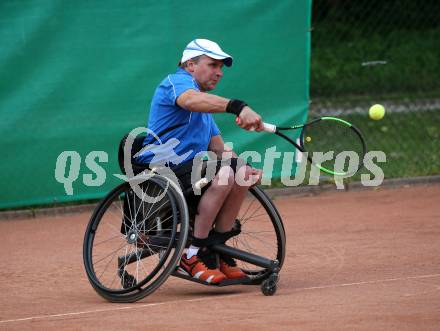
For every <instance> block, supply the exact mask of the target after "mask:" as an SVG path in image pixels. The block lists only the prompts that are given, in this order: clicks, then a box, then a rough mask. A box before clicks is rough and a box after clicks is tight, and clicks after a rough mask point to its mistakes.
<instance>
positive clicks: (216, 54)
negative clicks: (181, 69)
mask: <svg viewBox="0 0 440 331" xmlns="http://www.w3.org/2000/svg"><path fill="white" fill-rule="evenodd" d="M200 55H206V56H209V57H210V58H213V59H216V60H223V63H224V64H225V66H227V67H230V66H232V56H230V55H229V54H227V53H225V52H223V51H222V49H221V48H220V46H219V45H218V44H217V43H215V42H213V41H211V40H208V39H194V40H193V41H191V42H190V43H189V44H188V45H187V46H186V48H185V49H184V50H183V54H182V59H181V60H180V63H179V65H180V64H181V63H184V62H186V61H188V60H189V59H192V58H195V57H197V56H200Z"/></svg>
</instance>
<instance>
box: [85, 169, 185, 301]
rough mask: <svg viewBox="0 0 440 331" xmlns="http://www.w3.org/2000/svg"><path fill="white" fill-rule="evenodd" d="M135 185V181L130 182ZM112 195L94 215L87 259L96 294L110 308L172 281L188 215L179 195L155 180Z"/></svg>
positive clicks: (168, 184) (173, 187)
mask: <svg viewBox="0 0 440 331" xmlns="http://www.w3.org/2000/svg"><path fill="white" fill-rule="evenodd" d="M131 184H133V180H132V182H131ZM140 187H141V190H140V191H139V195H136V194H135V193H134V191H133V189H132V187H131V186H130V183H129V182H126V183H123V184H121V185H119V186H118V187H116V188H115V189H114V190H113V191H111V192H110V193H109V194H108V195H107V196H106V197H105V198H104V199H103V200H102V201H101V203H100V204H99V205H98V206H97V208H96V209H95V211H94V213H93V215H92V217H91V219H90V222H89V225H88V226H87V230H86V233H85V238H84V247H83V258H84V266H85V269H86V273H87V276H88V278H89V281H90V283H91V284H92V286H93V288H94V289H95V290H96V291H97V292H98V293H99V294H100V295H101V296H102V297H104V298H105V299H107V300H109V301H112V302H133V301H137V300H140V299H142V298H143V297H145V296H147V295H149V294H151V293H152V292H154V291H155V290H156V289H157V288H159V287H160V285H161V284H162V283H163V282H164V281H165V280H166V279H167V278H168V276H169V275H170V273H171V272H172V271H173V270H174V269H175V268H176V265H177V263H178V261H179V259H180V256H181V255H182V252H183V249H184V248H185V244H186V240H187V236H188V210H187V206H186V202H185V199H184V197H183V195H182V193H181V191H180V189H179V188H178V187H177V186H176V185H174V184H172V183H171V182H170V181H168V180H166V179H165V178H163V177H161V176H157V175H155V176H154V177H152V178H149V179H147V180H146V181H144V182H143V183H141V184H140Z"/></svg>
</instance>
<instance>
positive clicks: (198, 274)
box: [180, 249, 226, 284]
mask: <svg viewBox="0 0 440 331" xmlns="http://www.w3.org/2000/svg"><path fill="white" fill-rule="evenodd" d="M180 267H181V268H182V269H183V270H185V271H186V272H187V273H188V274H190V275H191V276H192V277H193V278H195V279H199V280H202V281H204V282H207V283H209V284H217V283H220V282H221V281H222V280H225V279H226V276H225V274H224V273H222V272H221V271H220V270H219V269H218V268H217V261H216V256H215V254H214V253H212V252H209V251H207V250H206V249H205V250H204V251H202V249H199V252H198V253H197V255H194V256H192V257H191V258H190V259H188V258H187V256H186V254H183V256H182V258H181V259H180Z"/></svg>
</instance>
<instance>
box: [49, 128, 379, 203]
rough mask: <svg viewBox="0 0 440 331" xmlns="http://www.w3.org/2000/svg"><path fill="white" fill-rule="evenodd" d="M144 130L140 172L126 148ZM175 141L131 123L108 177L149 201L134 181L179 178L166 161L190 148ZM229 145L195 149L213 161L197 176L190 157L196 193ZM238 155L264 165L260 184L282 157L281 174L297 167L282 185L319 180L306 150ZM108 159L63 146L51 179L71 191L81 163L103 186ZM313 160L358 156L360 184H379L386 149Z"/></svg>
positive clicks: (86, 177)
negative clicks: (118, 169)
mask: <svg viewBox="0 0 440 331" xmlns="http://www.w3.org/2000/svg"><path fill="white" fill-rule="evenodd" d="M145 134H146V135H151V136H152V137H154V141H155V143H153V144H147V145H145V146H144V147H143V148H142V149H141V150H140V151H138V152H137V153H136V154H135V155H134V157H139V156H142V155H145V154H146V153H149V154H150V156H151V157H150V162H149V168H150V169H152V170H153V171H144V172H142V173H140V174H137V175H135V173H134V171H133V166H132V154H131V150H132V146H133V144H134V141H135V137H137V136H139V135H145ZM179 144H180V141H179V140H178V139H176V138H172V139H169V140H168V141H166V142H165V143H164V142H162V141H161V140H160V138H159V137H158V136H157V135H156V134H155V133H154V132H153V131H152V130H150V129H148V128H145V127H138V128H135V129H133V130H132V131H131V132H130V133H129V135H128V136H127V139H126V141H125V144H124V146H123V150H124V160H123V165H124V169H125V171H126V175H122V174H113V176H115V177H117V178H119V179H122V180H124V181H129V182H130V185H132V188H133V190H134V191H135V192H136V194H138V196H139V197H140V198H141V199H143V200H145V199H147V200H148V199H149V197H148V196H145V193H144V192H142V190H141V189H140V186H139V184H140V183H142V182H143V181H146V180H148V179H149V178H151V177H152V176H155V175H156V174H159V175H161V176H163V177H166V178H167V179H168V180H170V181H172V182H174V183H178V180H177V177H176V174H175V173H174V172H173V171H172V170H171V168H170V167H169V166H168V165H169V164H170V162H171V163H172V164H173V165H177V166H178V165H179V164H181V163H182V162H184V161H185V160H186V159H187V158H188V156H190V155H191V154H192V152H193V151H192V150H190V151H186V152H185V153H183V154H181V155H179V154H178V153H177V152H176V147H177V146H179ZM226 145H227V146H229V147H230V150H232V147H233V144H232V143H227V144H226ZM230 150H228V151H225V152H224V153H223V155H221V157H220V158H219V156H218V155H217V154H215V153H213V152H209V151H206V152H200V153H197V154H195V156H194V159H195V160H199V161H200V162H201V161H202V160H206V159H209V160H210V161H213V162H211V163H210V164H211V165H213V166H212V168H208V169H207V171H205V172H204V177H203V176H202V172H201V169H200V167H199V166H198V165H199V164H200V162H194V164H193V168H192V172H191V182H192V184H193V190H194V193H195V194H200V187H198V185H197V183H200V181H201V180H202V179H204V182H210V181H211V180H212V179H213V178H214V176H215V164H216V161H217V160H220V159H221V160H222V163H223V164H224V165H228V163H227V160H228V159H229V160H230V159H231V156H232V154H231V151H230ZM238 157H239V163H238V167H240V166H245V165H246V163H247V162H249V163H251V164H252V165H253V166H254V167H255V168H259V169H262V170H263V174H264V175H263V178H262V179H261V184H263V185H271V184H272V181H273V178H274V165H275V162H276V161H277V160H278V161H280V162H282V167H281V173H282V174H286V173H287V174H291V173H292V172H294V165H295V166H296V171H295V174H294V175H293V176H282V177H281V178H280V180H281V182H282V183H283V184H284V185H285V186H298V185H301V184H305V181H306V180H308V182H307V183H306V184H307V185H319V183H320V180H321V171H320V170H319V169H318V168H317V167H314V166H313V165H309V164H308V162H307V154H306V153H300V152H296V153H294V152H292V151H285V152H280V151H277V148H276V146H272V147H269V148H267V149H266V150H265V151H264V154H262V153H259V152H257V151H245V152H243V153H241V154H240V155H238ZM108 159H109V158H108V154H107V153H106V152H105V151H91V152H89V153H88V154H87V155H86V156H85V158H84V165H82V158H81V155H80V154H79V153H78V152H77V151H64V152H62V153H60V154H59V155H58V158H57V160H56V163H55V180H56V181H57V182H58V183H60V184H62V185H64V190H65V192H66V194H67V195H73V194H74V190H73V183H75V182H76V181H78V180H80V178H79V174H80V169H81V166H83V167H84V166H85V167H86V168H87V169H88V170H90V171H91V173H86V174H83V175H82V183H83V184H84V185H85V186H88V187H99V186H102V185H103V184H104V183H105V181H106V179H107V173H106V171H105V169H104V168H103V167H102V166H101V164H103V163H107V162H108ZM312 160H313V163H315V164H319V163H320V162H322V161H323V160H325V161H329V160H330V161H333V160H334V162H335V166H334V168H335V169H339V170H340V172H343V171H344V170H347V169H348V170H349V169H356V168H357V167H358V165H359V162H361V161H362V162H363V165H364V168H365V170H364V171H363V172H364V173H362V174H361V176H360V178H361V183H362V185H364V186H379V185H381V184H382V182H383V180H384V177H385V176H384V172H383V170H382V168H381V167H380V166H379V165H378V163H384V162H386V154H385V153H384V152H383V151H370V152H368V153H366V154H365V156H364V158H363V160H359V156H358V155H357V154H356V153H355V152H353V151H343V152H341V153H339V154H337V155H334V153H333V152H331V153H330V152H327V153H321V152H315V153H313V155H312ZM309 166H310V171H309V174H308V176H307V169H308V167H309ZM347 172H349V171H347ZM351 176H352V175H348V176H339V175H334V176H333V179H334V180H333V181H334V183H335V185H336V188H337V189H344V188H345V185H344V179H346V178H349V177H351ZM277 178H278V177H277ZM248 180H252V179H245V178H244V174H243V172H240V171H237V173H236V174H235V181H236V183H237V184H238V185H248V184H249V183H248V182H247V181H248ZM219 184H220V185H221V184H222V182H221V181H220V183H219ZM225 185H226V182H225Z"/></svg>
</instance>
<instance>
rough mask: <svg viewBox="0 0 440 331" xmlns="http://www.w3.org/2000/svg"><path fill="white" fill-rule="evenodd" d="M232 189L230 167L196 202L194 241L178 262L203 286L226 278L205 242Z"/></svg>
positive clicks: (222, 171) (215, 178) (220, 174)
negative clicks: (197, 204) (202, 283)
mask: <svg viewBox="0 0 440 331" xmlns="http://www.w3.org/2000/svg"><path fill="white" fill-rule="evenodd" d="M233 185H234V172H233V170H232V169H231V168H230V167H223V168H221V169H220V170H219V172H218V173H217V175H216V176H215V177H214V179H213V181H212V183H211V185H210V187H209V188H208V189H207V190H206V192H205V193H204V194H203V196H202V198H201V199H200V202H199V206H198V214H197V215H196V217H195V223H194V234H193V235H194V239H193V241H192V244H191V246H190V247H189V248H188V251H187V252H186V253H185V254H184V255H183V256H182V258H181V260H180V267H181V268H183V269H184V270H186V271H187V272H188V273H189V274H191V275H192V277H194V278H196V279H200V280H203V281H205V282H207V283H218V282H221V281H222V280H224V279H225V278H226V275H225V274H224V273H222V272H221V271H220V270H219V268H218V265H217V258H216V255H215V253H214V252H212V251H211V250H210V249H209V248H208V247H207V246H206V239H207V238H208V235H209V232H210V231H211V229H212V224H213V223H214V220H215V217H216V215H217V214H218V212H219V210H220V207H221V206H222V205H223V203H224V201H225V199H226V197H227V196H228V194H229V193H230V191H231V189H232V187H233Z"/></svg>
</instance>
